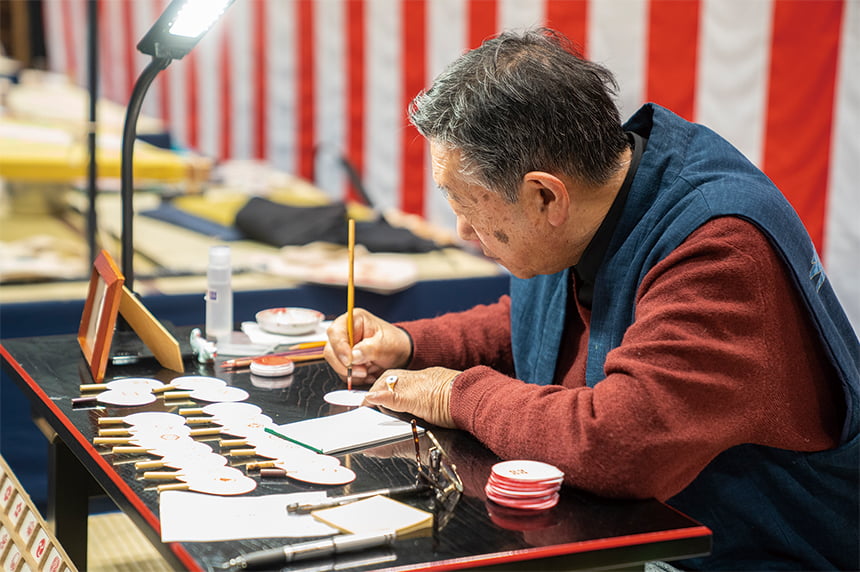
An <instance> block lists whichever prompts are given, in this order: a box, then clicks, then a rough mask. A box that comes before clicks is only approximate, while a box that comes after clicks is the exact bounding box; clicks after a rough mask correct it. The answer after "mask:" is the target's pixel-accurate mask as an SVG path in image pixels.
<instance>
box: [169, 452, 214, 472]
mask: <svg viewBox="0 0 860 572" xmlns="http://www.w3.org/2000/svg"><path fill="white" fill-rule="evenodd" d="M163 462H164V464H165V465H166V466H168V467H173V468H174V469H180V470H184V471H188V470H197V469H204V470H208V469H212V468H216V467H224V466H226V465H227V457H225V456H223V455H219V454H218V453H215V452H213V451H210V452H208V453H203V454H199V455H187V454H185V455H183V454H172V455H170V456H169V457H164V460H163Z"/></svg>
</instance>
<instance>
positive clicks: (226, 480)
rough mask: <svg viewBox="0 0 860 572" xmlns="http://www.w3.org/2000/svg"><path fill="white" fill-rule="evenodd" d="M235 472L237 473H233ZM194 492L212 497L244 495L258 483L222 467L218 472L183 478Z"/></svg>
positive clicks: (195, 474)
mask: <svg viewBox="0 0 860 572" xmlns="http://www.w3.org/2000/svg"><path fill="white" fill-rule="evenodd" d="M233 471H235V473H234V472H233ZM182 480H184V481H185V482H187V483H188V486H189V488H190V489H191V490H192V491H196V492H198V493H207V494H210V495H243V494H245V493H249V492H251V491H253V490H254V489H255V488H257V481H255V480H254V479H252V478H250V477H246V476H245V475H243V474H242V471H240V470H238V469H233V468H232V467H222V468H221V469H220V470H218V471H206V472H199V473H194V475H193V476H190V477H187V478H183V479H182Z"/></svg>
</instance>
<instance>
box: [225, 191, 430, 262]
mask: <svg viewBox="0 0 860 572" xmlns="http://www.w3.org/2000/svg"><path fill="white" fill-rule="evenodd" d="M236 227H237V228H238V229H239V231H241V232H242V234H243V235H244V236H245V237H246V238H250V239H252V240H256V241H258V242H262V243H265V244H271V245H273V246H277V247H281V246H298V245H302V244H308V243H310V242H316V241H323V242H331V243H334V244H344V245H345V244H346V243H347V239H348V236H347V218H346V206H345V205H344V204H343V203H333V204H330V205H323V206H314V207H295V206H290V205H285V204H282V203H276V202H274V201H270V200H269V199H264V198H262V197H254V198H252V199H251V200H249V201H248V202H247V203H246V204H245V206H243V207H242V208H241V209H240V210H239V212H238V213H237V214H236ZM355 242H356V244H361V245H363V246H364V247H365V248H367V250H369V251H370V252H400V253H419V252H430V251H432V250H437V249H438V248H439V246H438V245H436V243H434V242H433V241H431V240H426V239H424V238H421V237H419V236H416V235H415V234H414V233H412V231H410V230H407V229H405V228H398V227H393V226H391V225H390V224H388V222H386V221H385V219H379V220H375V221H367V222H356V224H355Z"/></svg>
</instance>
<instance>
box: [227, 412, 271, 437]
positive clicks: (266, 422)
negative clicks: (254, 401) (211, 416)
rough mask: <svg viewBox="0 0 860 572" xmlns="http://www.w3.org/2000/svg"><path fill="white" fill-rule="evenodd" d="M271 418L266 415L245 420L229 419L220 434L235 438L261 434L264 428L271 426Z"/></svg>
mask: <svg viewBox="0 0 860 572" xmlns="http://www.w3.org/2000/svg"><path fill="white" fill-rule="evenodd" d="M272 423H273V422H272V418H271V417H269V416H268V415H263V414H262V413H261V414H260V415H255V416H254V417H249V418H247V419H231V420H230V421H229V422H225V423H224V424H223V426H222V427H221V433H224V434H226V435H233V436H236V437H248V436H249V435H254V434H256V433H262V432H263V429H264V428H265V427H270V426H271V425H272Z"/></svg>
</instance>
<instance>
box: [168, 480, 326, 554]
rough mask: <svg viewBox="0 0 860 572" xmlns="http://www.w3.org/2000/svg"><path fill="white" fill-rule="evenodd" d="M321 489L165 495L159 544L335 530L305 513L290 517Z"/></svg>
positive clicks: (322, 496)
mask: <svg viewBox="0 0 860 572" xmlns="http://www.w3.org/2000/svg"><path fill="white" fill-rule="evenodd" d="M326 498H327V497H326V493H325V491H315V492H307V493H292V494H283V495H265V496H256V497H245V496H241V497H221V496H213V495H206V494H201V493H194V492H188V491H164V492H163V493H161V496H160V498H159V512H160V515H161V541H162V542H212V541H218V540H237V539H240V538H279V537H292V538H302V537H306V536H328V535H331V534H337V533H338V532H339V531H338V530H337V529H336V528H332V527H330V526H328V525H326V524H324V523H322V522H320V521H319V520H317V519H315V518H314V517H313V516H311V515H309V514H291V513H288V512H287V505H288V504H290V503H294V502H301V503H318V502H322V501H324V500H326Z"/></svg>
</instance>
